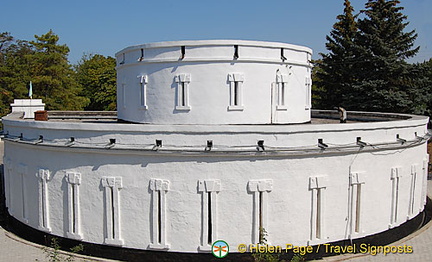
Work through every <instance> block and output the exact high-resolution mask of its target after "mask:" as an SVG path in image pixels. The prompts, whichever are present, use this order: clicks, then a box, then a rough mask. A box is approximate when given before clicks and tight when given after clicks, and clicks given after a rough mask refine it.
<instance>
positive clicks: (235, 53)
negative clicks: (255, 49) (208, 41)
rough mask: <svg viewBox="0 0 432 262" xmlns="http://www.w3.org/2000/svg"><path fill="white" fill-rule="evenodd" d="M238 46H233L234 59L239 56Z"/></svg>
mask: <svg viewBox="0 0 432 262" xmlns="http://www.w3.org/2000/svg"><path fill="white" fill-rule="evenodd" d="M238 51H239V46H238V45H235V46H234V59H238V58H239V52H238Z"/></svg>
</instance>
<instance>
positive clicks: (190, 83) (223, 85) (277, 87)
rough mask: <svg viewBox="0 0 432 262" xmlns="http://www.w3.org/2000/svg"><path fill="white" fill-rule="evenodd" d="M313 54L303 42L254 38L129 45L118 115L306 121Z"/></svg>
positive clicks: (174, 120) (144, 119)
mask: <svg viewBox="0 0 432 262" xmlns="http://www.w3.org/2000/svg"><path fill="white" fill-rule="evenodd" d="M182 48H183V51H184V56H183V54H182V52H183V51H182ZM236 49H237V54H238V58H234V54H235V50H236ZM142 55H143V56H142ZM282 55H283V57H284V58H283V59H282ZM311 55H312V51H311V50H310V49H309V48H306V47H301V46H294V45H289V44H284V43H270V42H257V41H230V40H210V41H178V42H164V43H155V44H144V45H140V46H133V47H129V48H126V49H124V50H122V51H120V52H118V53H117V54H116V58H117V61H118V67H117V74H118V77H117V81H118V82H117V89H118V90H117V94H118V96H117V104H118V117H119V119H122V120H126V121H131V122H138V123H152V124H269V123H305V122H308V121H310V108H311V103H310V99H311V98H310V88H311V63H310V60H311ZM234 82H237V83H238V84H237V85H238V87H234ZM282 85H283V87H282ZM183 88H185V89H186V91H183ZM235 88H238V90H237V91H236V92H235V91H234V89H235ZM183 97H184V98H183Z"/></svg>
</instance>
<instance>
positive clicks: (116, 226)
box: [101, 177, 124, 246]
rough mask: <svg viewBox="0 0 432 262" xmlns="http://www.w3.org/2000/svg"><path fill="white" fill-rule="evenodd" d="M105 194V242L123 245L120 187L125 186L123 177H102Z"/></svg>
mask: <svg viewBox="0 0 432 262" xmlns="http://www.w3.org/2000/svg"><path fill="white" fill-rule="evenodd" d="M101 183H102V187H103V188H104V194H105V218H106V219H105V220H106V237H105V241H104V243H105V244H107V245H113V246H122V245H123V244H124V241H123V240H122V239H121V234H120V231H121V228H120V226H121V223H120V189H122V188H123V184H122V178H121V177H102V180H101Z"/></svg>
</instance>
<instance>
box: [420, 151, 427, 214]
mask: <svg viewBox="0 0 432 262" xmlns="http://www.w3.org/2000/svg"><path fill="white" fill-rule="evenodd" d="M427 156H428V158H425V159H423V170H422V178H421V180H422V194H421V199H422V201H419V212H421V211H422V210H423V208H424V206H425V205H426V197H427V177H428V167H429V161H428V159H429V155H427Z"/></svg>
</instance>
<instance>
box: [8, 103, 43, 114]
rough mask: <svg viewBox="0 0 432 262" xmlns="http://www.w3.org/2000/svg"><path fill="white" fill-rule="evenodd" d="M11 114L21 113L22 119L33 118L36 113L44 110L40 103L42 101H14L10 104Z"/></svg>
mask: <svg viewBox="0 0 432 262" xmlns="http://www.w3.org/2000/svg"><path fill="white" fill-rule="evenodd" d="M11 107H12V113H15V112H22V113H24V118H34V113H35V112H36V111H41V110H45V104H44V103H42V99H14V102H13V104H11Z"/></svg>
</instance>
